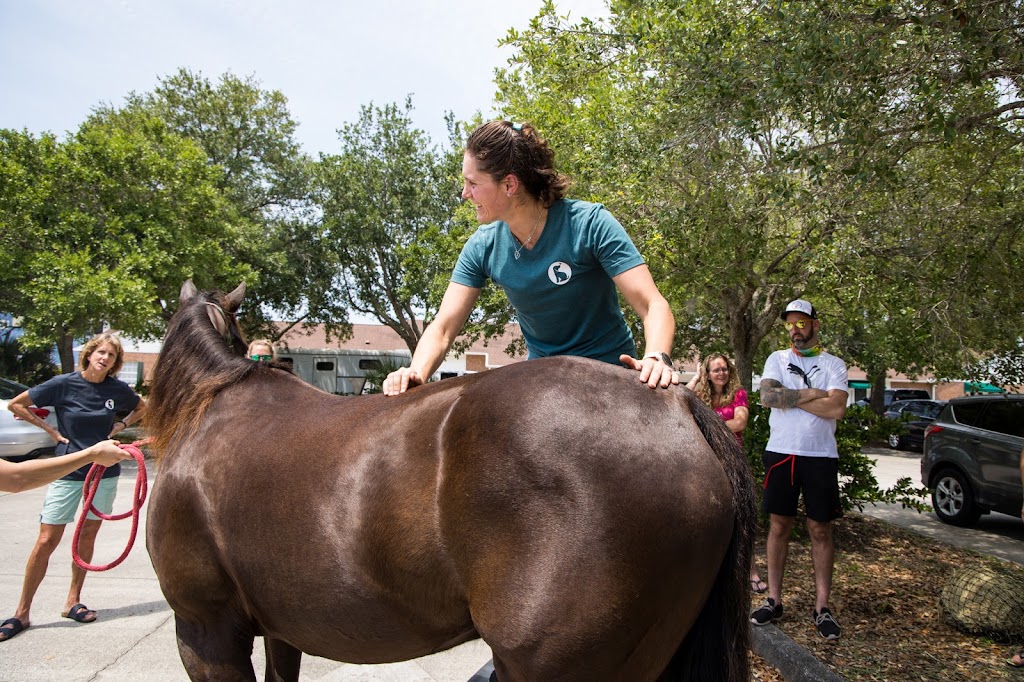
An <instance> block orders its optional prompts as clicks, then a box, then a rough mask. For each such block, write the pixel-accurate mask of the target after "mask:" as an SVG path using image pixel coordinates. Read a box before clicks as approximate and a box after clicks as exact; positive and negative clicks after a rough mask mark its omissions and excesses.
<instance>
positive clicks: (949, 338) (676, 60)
mask: <svg viewBox="0 0 1024 682" xmlns="http://www.w3.org/2000/svg"><path fill="white" fill-rule="evenodd" d="M1017 4H1018V3H1011V2H967V3H956V4H955V5H948V6H947V5H943V4H935V3H933V4H924V5H921V4H920V3H914V2H882V1H873V0H872V1H867V2H854V3H848V2H833V1H831V0H828V1H827V0H812V1H811V2H781V1H778V2H770V3H765V2H752V1H750V2H745V1H739V0H733V1H730V0H707V1H703V2H687V3H676V2H667V1H665V2H662V1H657V0H653V1H648V2H613V3H612V5H611V10H612V13H611V17H610V19H609V21H608V23H607V24H606V25H599V24H596V23H594V22H590V21H586V20H585V21H582V22H579V23H576V24H570V23H569V22H568V21H567V20H566V19H564V18H561V17H559V16H558V15H557V14H556V12H555V10H554V7H553V6H552V5H551V4H550V3H549V4H547V5H546V6H545V8H544V9H543V10H542V12H541V13H540V15H539V16H538V17H537V18H536V19H535V20H534V21H533V23H532V24H531V26H530V28H529V29H528V30H526V31H523V32H515V31H512V32H510V33H509V35H508V37H507V42H508V43H509V44H511V45H512V46H513V47H514V48H516V55H515V56H514V58H513V60H512V62H511V66H510V68H508V69H506V70H504V71H503V72H502V73H500V74H499V86H500V90H499V99H500V101H501V103H502V105H503V106H504V107H505V111H506V113H507V114H508V115H509V116H510V117H515V118H520V119H523V118H525V119H529V120H531V121H532V122H534V123H535V124H537V125H538V126H539V127H540V129H541V130H542V131H544V132H545V133H546V134H547V135H548V136H549V137H550V138H551V139H552V141H553V144H554V146H555V147H556V149H559V150H566V152H567V153H565V154H563V155H562V156H561V158H562V159H563V163H565V164H566V168H567V170H569V171H570V172H571V173H572V174H573V175H575V176H576V177H577V178H578V179H579V180H580V181H581V182H580V185H579V187H580V188H581V189H582V191H583V192H584V193H585V194H586V195H588V196H591V197H595V198H598V199H600V200H602V201H604V202H605V203H607V204H608V205H609V207H610V208H611V209H612V210H613V212H614V213H616V215H617V216H618V217H619V218H620V220H621V221H622V222H623V223H624V225H626V227H627V229H629V230H630V231H631V233H632V234H633V235H634V238H635V239H636V241H637V242H638V244H639V245H640V246H641V250H642V251H643V253H644V254H645V256H646V257H647V259H648V262H649V264H650V266H651V270H652V272H653V273H654V274H655V277H656V279H657V281H659V283H660V285H661V287H662V289H663V291H664V292H665V293H666V296H667V297H668V298H669V299H670V302H671V303H672V304H673V308H674V310H675V312H676V315H677V329H678V338H677V348H682V349H695V350H698V351H700V352H707V351H710V350H726V351H729V352H731V353H733V354H734V355H735V357H736V360H737V365H738V367H739V369H740V371H741V373H742V374H743V376H744V378H745V380H746V382H747V383H748V384H749V381H750V375H751V373H752V372H753V370H754V367H755V364H756V360H758V359H760V358H763V357H764V355H766V354H767V352H768V351H769V350H770V349H771V347H772V346H776V345H778V344H777V343H776V342H773V341H772V340H771V339H772V337H771V336H770V335H771V333H772V330H773V329H777V326H776V325H777V320H778V314H779V312H780V311H781V310H782V308H783V306H784V305H785V304H786V301H787V300H789V299H791V298H794V297H797V296H804V297H808V298H810V299H812V300H813V301H814V302H815V304H816V305H817V307H818V308H819V310H820V311H822V313H823V317H824V318H825V320H826V325H827V327H826V328H827V329H828V330H829V331H830V333H832V334H833V335H832V336H831V337H830V338H831V340H832V341H833V342H834V343H835V344H836V345H837V346H838V349H839V350H840V351H841V352H842V354H844V355H846V356H847V357H848V359H850V360H852V361H854V362H857V363H860V364H861V365H862V366H864V367H866V368H870V369H874V370H876V371H878V370H879V369H880V371H883V372H884V369H887V368H893V369H898V370H904V371H909V372H914V371H927V370H932V371H936V372H938V373H940V374H942V375H947V376H956V375H958V374H962V373H963V372H965V371H966V368H967V367H968V366H970V365H971V363H972V362H973V361H975V360H977V359H979V357H984V356H988V355H992V354H999V353H1002V352H1005V351H1012V350H1014V349H1016V348H1017V343H1016V341H1017V339H1018V338H1019V336H1020V328H1021V324H1020V323H1021V315H1022V311H1024V305H1022V304H1024V290H1022V286H1021V284H1020V281H1019V278H1015V277H1013V276H1012V269H1013V268H1012V264H1013V263H1014V262H1020V256H1021V249H1022V248H1024V246H1022V244H1024V241H1022V235H1021V232H1020V226H1021V224H1022V220H1021V218H1022V208H1024V207H1022V205H1021V195H1020V193H1019V192H1015V191H1013V190H1014V189H1015V188H1016V186H1017V185H1018V184H1019V183H1020V179H1021V175H1020V174H1021V172H1022V165H1021V163H1020V161H1021V158H1020V154H1021V149H1020V144H1019V143H1020V140H1021V135H1020V133H1021V130H1020V119H1019V116H1018V111H1019V110H1020V109H1022V108H1024V103H1022V102H1021V98H1020V91H1019V90H1020V71H1021V69H1020V67H1021V61H1020V57H1021V54H1022V52H1021V49H1020V48H1021V45H1022V41H1021V37H1022V32H1021V29H1020V27H1019V26H1018V25H1017V24H1018V22H1017V19H1016V17H1019V8H1018V7H1017ZM780 339H781V337H780ZM867 339H870V343H867V342H866V340H867Z"/></svg>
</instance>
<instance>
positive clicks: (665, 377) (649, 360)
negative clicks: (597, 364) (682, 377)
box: [619, 355, 679, 388]
mask: <svg viewBox="0 0 1024 682" xmlns="http://www.w3.org/2000/svg"><path fill="white" fill-rule="evenodd" d="M619 362H621V363H622V364H623V365H625V366H626V367H629V368H630V369H635V370H637V371H638V372H640V381H641V382H642V383H645V384H647V385H648V386H650V387H651V388H658V387H659V386H660V387H661V388H668V387H669V386H671V385H672V384H678V383H679V372H675V371H673V370H672V365H666V364H665V363H664V362H663V361H662V360H661V359H660V358H656V357H646V358H644V359H643V360H637V359H636V358H634V357H632V356H630V355H620V356H619Z"/></svg>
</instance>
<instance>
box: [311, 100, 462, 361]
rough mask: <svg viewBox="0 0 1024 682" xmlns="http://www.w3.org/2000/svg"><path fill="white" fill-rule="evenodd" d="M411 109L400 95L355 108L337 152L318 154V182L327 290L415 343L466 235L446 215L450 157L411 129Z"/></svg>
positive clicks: (451, 189) (453, 189) (453, 199)
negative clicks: (329, 273) (331, 271)
mask: <svg viewBox="0 0 1024 682" xmlns="http://www.w3.org/2000/svg"><path fill="white" fill-rule="evenodd" d="M411 112H412V102H411V99H408V98H407V99H406V101H405V104H404V106H402V107H399V106H398V105H395V104H389V105H386V106H384V107H377V106H374V105H372V104H371V105H368V106H364V107H362V109H361V110H360V115H359V119H358V120H357V121H356V122H354V123H349V124H345V125H344V126H342V128H341V129H340V130H339V131H338V133H339V138H340V141H341V146H342V150H341V152H340V153H339V154H325V155H322V156H321V159H320V164H319V168H318V188H319V201H320V205H321V206H322V210H323V231H324V232H323V239H324V241H325V242H326V243H327V244H328V245H329V246H327V247H326V248H327V250H329V251H330V257H331V261H330V262H331V264H332V266H333V267H334V268H335V272H336V279H335V282H334V286H333V290H334V294H335V295H336V296H337V297H338V299H339V302H340V304H341V305H343V306H344V307H345V308H347V309H349V310H353V311H356V312H359V313H362V314H364V315H368V316H371V317H373V318H375V319H377V320H379V321H380V322H381V323H382V324H385V325H387V326H388V327H390V328H391V329H393V330H395V332H396V333H398V335H399V336H401V337H402V339H403V340H404V341H405V343H406V345H407V346H408V347H409V348H410V350H415V349H416V344H417V342H418V341H419V339H420V337H421V335H422V333H423V327H424V320H429V319H430V318H431V317H432V316H433V313H434V312H435V311H436V310H437V306H438V304H439V302H440V297H439V295H438V293H437V292H438V290H439V288H440V286H441V281H442V279H443V280H447V276H448V274H449V273H450V271H451V267H452V264H453V263H454V262H455V257H456V255H457V254H458V249H459V248H460V247H461V243H462V241H463V239H464V238H465V236H466V234H467V232H466V224H465V222H464V221H462V220H456V219H454V214H455V211H456V207H457V205H458V201H459V193H460V187H459V183H458V181H457V177H453V175H452V170H453V161H452V158H451V155H450V153H449V154H447V155H446V154H445V153H444V152H442V151H439V150H437V149H436V148H435V147H433V146H432V144H431V142H430V139H429V137H428V136H427V135H426V133H424V132H423V131H421V130H418V129H416V128H415V127H414V126H413V124H412V120H411V117H410V115H411ZM455 135H456V132H455V128H453V137H454V136H455Z"/></svg>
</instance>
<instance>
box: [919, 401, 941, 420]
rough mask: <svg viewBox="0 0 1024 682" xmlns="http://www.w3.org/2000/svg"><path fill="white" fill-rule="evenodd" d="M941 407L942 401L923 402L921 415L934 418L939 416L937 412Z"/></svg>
mask: <svg viewBox="0 0 1024 682" xmlns="http://www.w3.org/2000/svg"><path fill="white" fill-rule="evenodd" d="M943 407H945V406H944V405H943V404H942V403H925V404H924V405H923V407H922V409H921V416H922V417H928V418H929V419H935V418H936V417H938V416H939V412H942V408H943Z"/></svg>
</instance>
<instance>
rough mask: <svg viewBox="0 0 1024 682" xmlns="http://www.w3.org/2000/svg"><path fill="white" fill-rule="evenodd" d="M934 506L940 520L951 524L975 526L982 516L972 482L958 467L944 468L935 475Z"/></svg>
mask: <svg viewBox="0 0 1024 682" xmlns="http://www.w3.org/2000/svg"><path fill="white" fill-rule="evenodd" d="M932 507H934V509H935V515H936V516H938V517H939V521H942V522H943V523H948V524H949V525H951V526H973V525H974V524H975V523H976V522H977V521H978V518H979V517H980V516H981V510H980V509H979V508H978V505H977V504H975V502H974V491H973V490H972V489H971V484H970V483H968V482H967V477H966V476H964V475H963V474H962V473H960V472H959V471H957V470H956V469H943V470H942V471H940V472H939V475H938V476H936V477H935V487H934V488H932Z"/></svg>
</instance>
